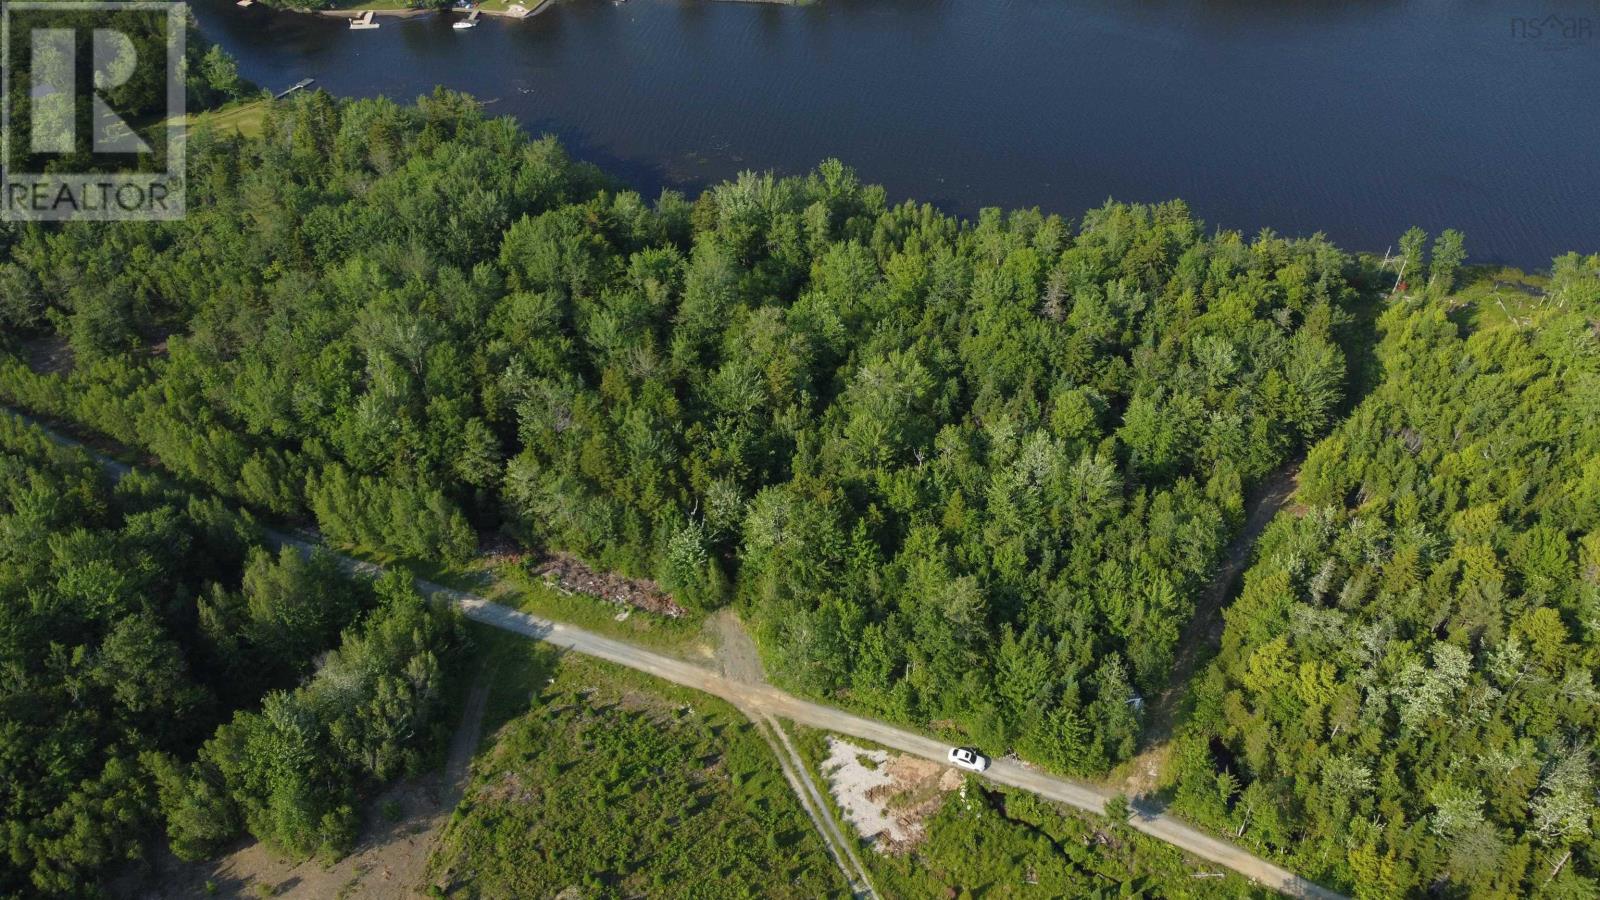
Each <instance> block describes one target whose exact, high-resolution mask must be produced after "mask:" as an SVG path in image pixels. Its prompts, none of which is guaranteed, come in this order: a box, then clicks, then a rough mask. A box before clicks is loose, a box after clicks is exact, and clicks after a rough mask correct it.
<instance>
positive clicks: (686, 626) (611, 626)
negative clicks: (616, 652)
mask: <svg viewBox="0 0 1600 900" xmlns="http://www.w3.org/2000/svg"><path fill="white" fill-rule="evenodd" d="M336 549H337V550H338V551H339V552H340V553H343V554H345V555H347V556H350V557H353V558H356V559H362V560H366V561H367V562H371V563H376V564H378V565H381V566H384V567H386V568H388V567H397V568H402V569H404V570H405V571H407V572H410V573H411V574H412V576H414V577H416V578H421V579H424V580H426V581H431V582H433V583H434V584H439V585H443V586H445V587H448V588H454V589H456V590H458V591H466V592H468V593H471V594H476V595H477V596H479V597H483V598H484V599H486V600H489V601H491V602H494V603H498V604H501V605H502V606H509V607H511V608H512V609H518V610H521V611H522V612H525V613H528V614H530V615H535V616H541V617H543V618H546V619H553V620H555V621H558V622H562V623H564V624H567V625H575V626H577V627H579V628H582V629H584V630H586V631H592V632H594V633H596V634H603V635H605V636H607V637H613V638H616V639H618V640H623V641H627V642H629V643H632V644H637V645H639V646H641V647H649V648H650V649H652V650H656V651H659V652H662V653H666V654H668V655H672V656H677V657H679V658H683V659H701V660H703V659H704V658H705V657H706V651H708V650H709V649H711V648H714V647H715V645H716V636H715V635H714V634H713V633H712V631H711V630H710V629H708V628H707V627H706V617H705V616H704V615H701V614H698V613H693V612H691V613H688V614H687V615H685V616H683V617H682V618H678V619H671V618H667V617H666V616H659V615H656V614H654V613H649V612H645V611H644V610H640V609H631V608H629V609H627V610H626V612H627V615H625V616H621V618H619V615H620V614H621V613H622V612H624V610H623V609H622V608H619V607H617V606H616V605H614V604H611V603H608V602H606V601H604V600H602V599H600V598H598V597H593V596H590V595H588V594H569V593H565V592H563V591H560V590H557V589H555V588H553V587H551V586H549V585H547V584H545V583H544V582H543V581H541V580H540V579H538V578H535V577H533V576H532V575H530V574H529V573H528V570H527V569H526V568H525V567H524V566H523V565H521V564H518V563H503V562H496V561H494V560H491V559H488V558H484V557H480V558H478V559H475V560H473V561H472V562H470V563H468V564H466V565H464V566H451V565H446V564H444V563H440V562H437V561H430V560H416V559H408V558H404V557H397V556H393V555H390V554H384V553H374V552H370V551H365V550H362V549H361V548H358V547H343V546H341V547H338V548H336Z"/></svg>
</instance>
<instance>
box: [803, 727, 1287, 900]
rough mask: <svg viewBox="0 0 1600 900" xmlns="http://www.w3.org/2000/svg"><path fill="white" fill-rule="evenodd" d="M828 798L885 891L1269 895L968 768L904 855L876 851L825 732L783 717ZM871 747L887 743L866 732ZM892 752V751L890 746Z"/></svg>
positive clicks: (901, 894)
mask: <svg viewBox="0 0 1600 900" xmlns="http://www.w3.org/2000/svg"><path fill="white" fill-rule="evenodd" d="M785 724H786V727H787V728H788V730H789V732H790V733H791V734H792V735H793V736H794V742H795V746H796V748H797V749H798V750H799V751H800V755H801V757H802V758H803V759H804V761H805V764H806V767H807V768H808V769H809V770H810V772H811V775H812V777H813V778H815V779H817V783H818V785H819V786H820V787H822V788H823V801H824V803H825V804H826V805H827V807H828V814H829V815H832V816H833V817H834V821H835V822H837V823H838V824H839V827H840V829H841V830H842V831H843V832H844V834H845V836H846V838H849V839H854V840H857V841H858V842H860V843H859V846H860V856H861V861H862V863H863V864H864V865H866V867H867V870H868V873H869V874H870V875H871V876H872V880H873V884H874V886H875V887H876V888H877V889H878V891H879V893H881V894H882V895H883V896H884V897H885V898H890V900H902V898H903V900H912V898H921V897H957V896H960V897H969V896H970V897H996V898H1000V897H1115V896H1150V897H1171V898H1196V900H1199V898H1244V897H1271V896H1274V895H1273V894H1272V893H1271V892H1270V891H1265V890H1263V889H1260V888H1257V887H1255V886H1253V885H1251V884H1250V883H1249V882H1248V881H1247V880H1246V879H1244V878H1243V877H1241V876H1239V875H1236V874H1234V873H1232V872H1228V871H1226V870H1220V869H1219V867H1217V866H1214V865H1211V864H1208V863H1202V862H1198V861H1195V860H1193V859H1191V858H1189V857H1187V856H1185V855H1184V854H1183V853H1182V852H1180V851H1178V850H1176V849H1174V848H1172V847H1170V846H1168V845H1166V844H1163V843H1161V842H1159V841H1156V840H1154V839H1152V838H1148V837H1145V836H1144V835H1141V834H1139V833H1138V832H1136V831H1134V830H1132V829H1131V828H1129V827H1127V826H1126V825H1120V824H1118V825H1114V824H1112V823H1111V822H1110V821H1108V820H1106V819H1103V818H1100V817H1097V816H1090V815H1086V814H1081V813H1078V812H1076V811H1072V810H1069V809H1067V808H1066V807H1063V806H1061V805H1059V804H1055V803H1051V802H1049V801H1047V800H1042V799H1040V798H1038V797H1035V796H1033V795H1031V794H1027V793H1024V792H1020V791H1013V790H1010V789H1007V788H1003V787H1000V786H998V785H995V784H992V783H990V782H985V781H981V780H979V779H977V778H972V777H969V778H968V779H967V781H966V785H965V787H964V788H963V789H962V790H960V791H955V792H951V793H950V794H948V795H946V797H945V800H944V802H943V804H942V806H940V808H939V809H938V811H937V812H936V813H934V814H933V815H932V816H930V817H929V818H928V819H926V821H925V829H926V831H925V837H924V838H923V840H922V841H921V842H920V843H919V844H917V846H916V848H915V849H913V850H911V851H909V852H905V853H901V854H885V853H879V852H877V851H876V850H875V849H873V848H872V847H871V846H870V845H868V844H867V843H865V842H861V836H860V835H859V834H857V833H856V832H855V830H854V827H853V826H852V825H851V824H850V823H849V821H847V820H846V819H845V818H844V815H843V813H842V812H841V810H840V809H839V807H838V805H837V804H836V803H835V801H834V798H833V796H832V794H831V793H829V792H828V791H827V789H826V787H827V780H826V779H825V778H823V777H822V763H823V760H824V759H825V758H826V757H827V753H828V750H827V740H828V732H826V731H821V730H818V729H814V728H808V727H806V726H803V725H795V724H793V723H785ZM850 742H851V743H852V744H855V745H857V746H860V747H862V748H863V749H866V750H874V749H883V748H879V747H876V746H874V745H872V744H871V743H870V742H867V741H860V740H857V739H855V738H851V739H850ZM891 752H892V751H891Z"/></svg>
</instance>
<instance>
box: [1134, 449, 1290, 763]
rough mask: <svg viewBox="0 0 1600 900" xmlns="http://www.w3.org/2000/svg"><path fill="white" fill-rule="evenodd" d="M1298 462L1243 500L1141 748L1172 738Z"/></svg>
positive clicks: (1155, 704)
mask: <svg viewBox="0 0 1600 900" xmlns="http://www.w3.org/2000/svg"><path fill="white" fill-rule="evenodd" d="M1301 462H1302V461H1301V460H1298V459H1296V460H1292V461H1290V462H1287V463H1285V464H1283V465H1282V466H1280V467H1279V468H1278V470H1277V471H1276V472H1273V473H1272V474H1271V475H1268V476H1267V478H1266V480H1265V481H1263V482H1262V483H1261V484H1260V485H1259V486H1257V487H1256V489H1255V490H1254V491H1252V492H1251V493H1250V497H1249V498H1248V500H1247V501H1246V507H1247V510H1248V511H1247V512H1246V514H1245V521H1244V527H1243V528H1241V529H1240V530H1239V533H1238V535H1236V536H1235V537H1234V539H1233V541H1232V542H1230V543H1229V544H1228V547H1227V549H1226V550H1225V551H1224V552H1223V560H1222V566H1221V567H1220V568H1219V569H1218V570H1217V574H1216V575H1215V576H1214V577H1213V578H1212V579H1211V583H1210V584H1208V585H1206V589H1205V591H1204V592H1203V593H1202V594H1201V595H1200V597H1199V600H1198V602H1197V603H1196V604H1195V609H1194V615H1192V616H1190V617H1189V623H1188V624H1187V625H1185V626H1184V629H1183V633H1182V634H1181V635H1179V637H1178V647H1177V653H1176V654H1175V655H1174V656H1173V660H1172V674H1171V675H1170V676H1169V677H1168V678H1167V686H1166V689H1165V690H1163V691H1162V692H1161V693H1160V694H1158V695H1156V697H1155V698H1154V700H1153V701H1152V702H1151V703H1150V712H1149V714H1148V715H1147V716H1146V718H1145V727H1144V732H1143V734H1142V736H1141V739H1140V743H1141V744H1142V745H1144V746H1145V747H1150V746H1153V745H1155V744H1161V743H1165V742H1166V740H1167V739H1168V738H1170V737H1171V736H1172V729H1173V726H1174V725H1175V724H1176V721H1175V719H1176V714H1177V710H1178V706H1179V701H1180V700H1182V699H1183V693H1184V689H1185V688H1187V687H1188V685H1189V680H1190V679H1191V678H1193V677H1194V674H1195V672H1196V671H1197V670H1198V669H1199V668H1200V666H1201V665H1203V664H1204V663H1205V662H1206V661H1208V660H1209V659H1211V657H1212V656H1215V655H1216V652H1217V650H1218V649H1219V648H1220V647H1221V646H1222V626H1223V624H1224V623H1223V618H1222V611H1223V610H1224V609H1226V608H1227V605H1228V600H1229V599H1230V598H1231V597H1232V596H1233V594H1234V589H1235V586H1236V585H1237V583H1238V581H1239V576H1240V574H1241V573H1242V572H1243V571H1244V569H1245V567H1246V565H1248V564H1249V562H1250V560H1251V559H1252V557H1253V555H1254V553H1255V549H1256V540H1257V539H1258V538H1260V537H1261V532H1262V531H1263V530H1265V529H1266V527H1267V525H1268V524H1270V523H1271V522H1272V520H1273V518H1274V517H1275V516H1277V515H1278V511H1279V510H1281V509H1283V507H1284V505H1285V504H1286V503H1288V502H1289V498H1290V497H1292V496H1294V490H1295V485H1296V484H1297V482H1298V480H1299V477H1300V463H1301Z"/></svg>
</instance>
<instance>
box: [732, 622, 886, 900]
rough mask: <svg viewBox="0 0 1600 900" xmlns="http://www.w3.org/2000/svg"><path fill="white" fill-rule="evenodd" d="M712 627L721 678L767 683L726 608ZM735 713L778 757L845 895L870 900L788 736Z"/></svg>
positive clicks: (770, 722) (770, 723)
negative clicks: (846, 890)
mask: <svg viewBox="0 0 1600 900" xmlns="http://www.w3.org/2000/svg"><path fill="white" fill-rule="evenodd" d="M712 624H713V625H714V626H715V628H716V630H717V635H718V637H719V638H720V640H719V642H718V646H717V665H718V666H719V667H720V668H721V669H722V674H723V676H724V677H726V678H729V679H732V680H733V681H737V682H742V683H744V684H752V685H764V684H766V683H767V677H766V673H765V672H763V671H762V668H761V654H760V652H759V651H757V649H756V644H755V641H752V640H751V639H750V633H749V632H748V631H746V630H745V628H744V625H743V623H741V622H740V621H739V619H738V617H736V616H735V615H734V614H733V612H732V611H731V610H726V609H724V610H721V611H720V612H718V613H716V614H715V616H714V617H713V620H712ZM739 711H740V712H742V713H744V715H745V717H746V718H748V719H749V720H750V721H751V722H752V723H753V724H754V725H755V726H756V731H758V732H760V733H761V737H762V738H763V739H764V740H766V742H767V746H769V747H771V748H772V755H773V756H775V757H777V759H778V766H779V767H780V768H781V769H782V770H783V777H784V779H785V780H786V781H788V782H789V787H790V789H792V790H793V791H794V794H795V797H796V799H798V800H799V801H800V807H801V808H802V809H804V810H805V812H806V815H807V816H809V817H810V818H811V824H812V825H813V826H815V827H816V829H817V833H818V834H819V835H821V836H822V842H823V844H824V845H825V846H826V847H827V848H828V855H829V856H830V857H832V858H833V861H834V864H835V865H837V866H838V867H839V872H840V873H841V874H843V875H844V880H845V882H846V883H848V884H849V885H850V892H851V893H852V894H853V895H855V897H856V898H858V900H871V898H875V897H877V896H878V893H877V891H875V890H874V889H873V887H872V878H871V877H870V876H869V875H868V874H867V869H866V866H863V865H862V864H861V858H860V857H859V856H857V855H856V852H855V845H854V842H853V841H851V840H850V839H848V838H847V837H846V836H845V835H844V833H843V832H841V831H840V830H839V825H838V823H837V822H835V821H834V819H833V816H832V815H831V814H829V812H828V805H827V803H825V802H824V801H823V799H822V795H821V793H819V792H818V790H817V786H816V782H815V781H814V780H813V779H812V778H811V771H810V769H808V768H807V767H806V763H805V759H804V758H802V757H801V756H800V752H799V751H798V750H796V749H795V746H794V744H793V743H792V742H791V741H790V740H789V733H788V732H787V731H785V730H784V728H783V723H782V722H780V721H778V719H777V717H776V716H773V715H772V714H771V713H767V712H762V711H759V710H755V709H751V708H750V707H747V706H742V705H741V706H739Z"/></svg>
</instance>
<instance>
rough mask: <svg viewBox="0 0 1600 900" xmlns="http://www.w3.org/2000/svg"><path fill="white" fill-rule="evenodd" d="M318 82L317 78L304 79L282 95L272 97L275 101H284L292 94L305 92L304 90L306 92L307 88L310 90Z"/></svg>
mask: <svg viewBox="0 0 1600 900" xmlns="http://www.w3.org/2000/svg"><path fill="white" fill-rule="evenodd" d="M316 81H317V80H316V79H315V78H302V79H300V80H299V81H296V82H295V83H294V86H292V87H290V88H289V89H288V90H286V91H283V92H281V93H277V94H273V95H272V99H274V100H282V99H283V98H285V97H287V96H289V95H290V94H292V93H294V92H295V91H303V90H305V89H306V88H308V87H310V86H311V85H313V84H315V83H316Z"/></svg>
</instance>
